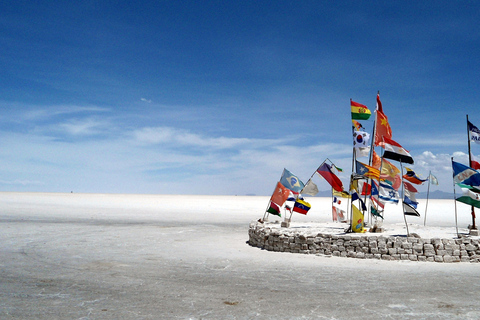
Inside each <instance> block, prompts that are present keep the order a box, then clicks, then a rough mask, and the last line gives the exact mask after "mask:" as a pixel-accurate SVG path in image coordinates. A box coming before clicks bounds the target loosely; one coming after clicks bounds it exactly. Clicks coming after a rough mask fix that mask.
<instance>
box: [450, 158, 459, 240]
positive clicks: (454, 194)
mask: <svg viewBox="0 0 480 320" xmlns="http://www.w3.org/2000/svg"><path fill="white" fill-rule="evenodd" d="M452 165H453V157H452ZM452 171H453V166H452ZM453 174H455V173H453ZM456 198H457V195H456V193H455V181H453V202H454V203H455V228H456V229H457V237H459V238H460V235H459V234H458V223H457V199H456Z"/></svg>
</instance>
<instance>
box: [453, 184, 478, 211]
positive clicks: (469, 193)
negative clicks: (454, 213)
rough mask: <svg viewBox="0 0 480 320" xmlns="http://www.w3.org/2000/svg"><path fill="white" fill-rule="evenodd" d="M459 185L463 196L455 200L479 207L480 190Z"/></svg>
mask: <svg viewBox="0 0 480 320" xmlns="http://www.w3.org/2000/svg"><path fill="white" fill-rule="evenodd" d="M459 186H460V187H461V188H462V192H463V196H461V197H459V198H457V199H456V200H457V201H459V202H463V203H465V204H469V205H471V206H474V207H476V208H480V190H479V189H477V188H473V187H471V186H467V185H464V184H459Z"/></svg>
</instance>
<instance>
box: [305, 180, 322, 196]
mask: <svg viewBox="0 0 480 320" xmlns="http://www.w3.org/2000/svg"><path fill="white" fill-rule="evenodd" d="M302 193H304V194H308V195H311V196H315V195H316V194H317V193H318V187H317V185H316V184H315V183H313V181H312V179H310V180H308V181H307V184H306V185H305V187H304V188H303V191H302Z"/></svg>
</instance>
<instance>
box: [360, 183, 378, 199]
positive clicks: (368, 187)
mask: <svg viewBox="0 0 480 320" xmlns="http://www.w3.org/2000/svg"><path fill="white" fill-rule="evenodd" d="M361 195H362V196H370V195H372V196H375V195H378V187H377V184H376V183H375V181H374V180H372V184H368V183H366V182H364V183H363V185H362V194H361Z"/></svg>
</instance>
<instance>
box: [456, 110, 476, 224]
mask: <svg viewBox="0 0 480 320" xmlns="http://www.w3.org/2000/svg"><path fill="white" fill-rule="evenodd" d="M468 122H469V121H468V114H467V138H468V166H469V167H471V166H472V151H471V150H470V129H469V128H468ZM452 161H453V160H452ZM471 209H472V228H471V229H473V230H476V229H477V226H475V207H474V206H471Z"/></svg>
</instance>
